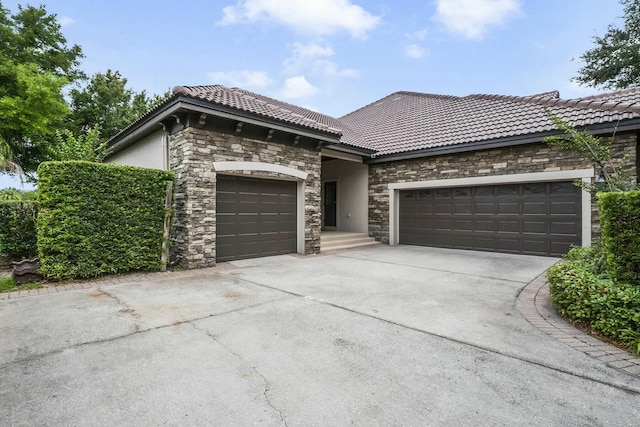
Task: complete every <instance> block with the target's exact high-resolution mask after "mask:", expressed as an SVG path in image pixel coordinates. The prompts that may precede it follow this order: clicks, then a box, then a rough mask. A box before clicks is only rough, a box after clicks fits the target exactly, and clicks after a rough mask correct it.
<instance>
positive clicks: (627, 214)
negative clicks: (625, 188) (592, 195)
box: [598, 191, 640, 290]
mask: <svg viewBox="0 0 640 427" xmlns="http://www.w3.org/2000/svg"><path fill="white" fill-rule="evenodd" d="M598 209H599V211H600V223H601V225H602V245H603V248H604V253H605V255H606V259H607V265H608V268H609V272H610V274H611V276H612V277H614V278H616V279H618V280H621V281H624V282H628V283H631V284H634V285H637V286H638V289H639V290H640V191H632V192H624V193H600V194H598Z"/></svg>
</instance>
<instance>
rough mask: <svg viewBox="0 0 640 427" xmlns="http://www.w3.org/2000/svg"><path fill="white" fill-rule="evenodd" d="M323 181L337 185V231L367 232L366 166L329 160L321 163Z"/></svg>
mask: <svg viewBox="0 0 640 427" xmlns="http://www.w3.org/2000/svg"><path fill="white" fill-rule="evenodd" d="M322 180H323V181H324V182H326V181H336V182H337V188H338V191H337V193H338V194H337V202H338V203H337V211H338V212H337V229H338V230H339V231H350V232H354V233H366V232H367V231H368V228H369V216H368V214H369V202H368V196H367V194H368V193H367V191H368V186H369V166H367V165H364V164H362V163H356V162H351V161H346V160H339V159H334V160H329V161H326V162H323V164H322Z"/></svg>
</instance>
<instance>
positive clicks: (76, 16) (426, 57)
mask: <svg viewBox="0 0 640 427" xmlns="http://www.w3.org/2000/svg"><path fill="white" fill-rule="evenodd" d="M2 3H3V5H4V7H5V8H8V9H9V10H11V11H15V10H17V4H23V5H25V4H28V3H27V2H24V1H21V2H16V1H7V0H4V1H3V2H2ZM40 3H45V4H46V8H47V10H48V11H49V12H50V13H55V14H56V15H58V20H59V22H60V23H61V25H62V30H63V33H64V34H65V36H66V37H67V39H68V41H69V42H70V43H76V44H79V45H80V46H82V48H83V51H84V53H85V55H86V58H85V59H84V60H83V62H82V69H84V70H85V72H87V73H88V74H93V73H96V72H105V71H106V70H107V69H112V70H118V71H120V73H121V74H122V75H123V76H125V77H126V78H128V80H129V86H130V87H131V88H133V89H134V90H136V91H141V90H147V92H149V93H150V94H152V93H162V92H165V91H166V90H169V89H170V88H172V87H174V86H177V85H205V84H223V85H226V86H230V87H232V86H237V87H241V88H243V89H248V90H252V91H255V92H258V93H261V94H263V95H267V96H271V97H274V98H277V99H280V100H283V101H287V102H290V103H293V104H296V105H300V106H304V107H307V108H311V109H314V110H317V111H320V112H322V113H325V114H329V115H332V116H335V117H339V116H341V115H344V114H346V113H349V112H351V111H353V110H355V109H357V108H360V107H362V106H364V105H366V104H369V103H371V102H373V101H375V100H377V99H380V98H382V97H384V96H386V95H388V94H390V93H393V92H395V91H400V90H407V91H416V92H427V93H434V94H446V95H459V96H464V95H469V94H473V93H486V94H503V95H531V94H535V93H541V92H547V91H550V90H559V91H560V95H561V96H562V97H563V98H575V97H580V96H586V95H590V94H593V93H595V92H596V90H595V89H593V88H582V87H579V86H577V85H576V84H575V83H573V82H571V78H572V77H574V76H575V75H576V71H577V70H578V69H579V68H580V61H579V57H580V55H581V54H582V53H583V52H584V51H586V50H587V49H589V48H591V47H592V40H593V37H594V36H596V35H603V34H604V33H605V31H606V29H607V26H608V25H609V24H620V17H621V16H622V6H621V5H620V3H619V2H618V1H617V0H421V1H420V0H208V1H204V0H183V1H181V2H176V1H165V0H156V1H149V0H136V1H131V0H110V1H108V2H107V1H92V2H90V1H85V0H51V1H48V2H45V1H43V0H42V1H38V2H34V4H40ZM8 185H12V182H9V181H8V180H7V177H6V175H0V188H3V187H6V186H8Z"/></svg>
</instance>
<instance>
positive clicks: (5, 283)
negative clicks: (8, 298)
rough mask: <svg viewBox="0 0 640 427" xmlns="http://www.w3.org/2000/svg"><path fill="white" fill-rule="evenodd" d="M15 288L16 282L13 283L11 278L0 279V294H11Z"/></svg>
mask: <svg viewBox="0 0 640 427" xmlns="http://www.w3.org/2000/svg"><path fill="white" fill-rule="evenodd" d="M15 287H16V282H14V281H13V277H11V276H4V277H0V292H11V291H12V290H13V288H15Z"/></svg>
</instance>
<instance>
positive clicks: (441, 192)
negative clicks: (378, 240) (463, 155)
mask: <svg viewBox="0 0 640 427" xmlns="http://www.w3.org/2000/svg"><path fill="white" fill-rule="evenodd" d="M581 200H582V191H581V190H580V188H577V187H576V186H574V185H573V184H572V183H571V182H549V183H531V184H513V185H491V186H482V187H458V188H438V189H424V190H410V191H401V192H400V218H399V221H400V224H399V243H401V244H407V245H422V246H435V247H443V248H455V249H474V250H481V251H492V252H507V253H521V254H531V255H547V256H559V255H562V254H564V253H566V252H567V251H568V250H569V248H570V246H571V245H580V244H581V241H582V238H581V234H582V227H581V218H582V213H581V210H582V203H581Z"/></svg>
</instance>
